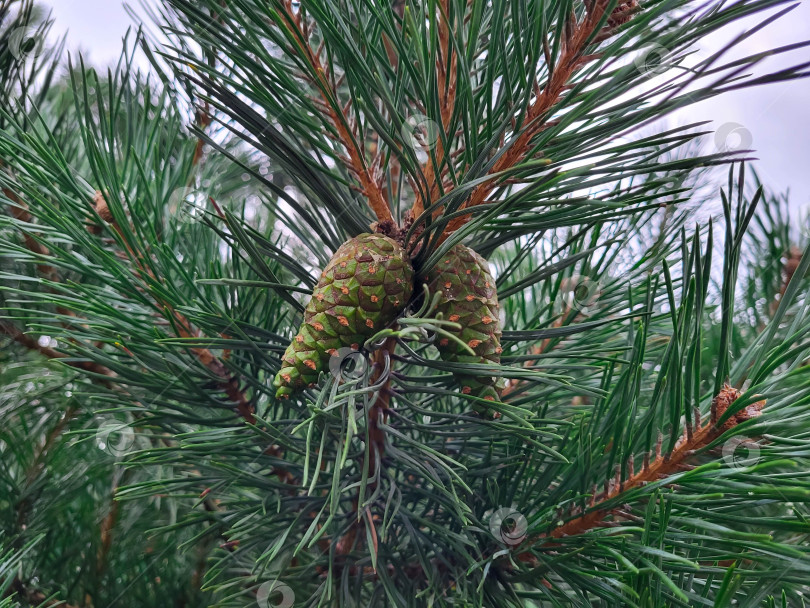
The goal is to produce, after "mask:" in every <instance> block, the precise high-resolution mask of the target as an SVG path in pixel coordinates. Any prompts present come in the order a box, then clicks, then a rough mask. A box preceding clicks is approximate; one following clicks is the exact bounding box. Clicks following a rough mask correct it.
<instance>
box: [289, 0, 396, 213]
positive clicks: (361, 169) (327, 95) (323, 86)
mask: <svg viewBox="0 0 810 608" xmlns="http://www.w3.org/2000/svg"><path fill="white" fill-rule="evenodd" d="M284 17H285V21H286V22H287V25H288V26H289V27H290V29H291V30H292V31H293V33H294V34H295V37H296V39H297V41H298V46H299V50H300V51H301V57H302V58H303V59H305V60H306V61H307V63H308V64H309V66H310V69H311V71H312V74H313V75H314V77H315V81H316V85H317V87H318V90H319V91H320V94H321V98H322V99H323V101H324V103H325V107H324V110H325V111H326V113H327V114H328V116H329V119H330V121H331V122H332V124H333V125H334V127H335V129H336V130H337V134H338V139H339V140H340V143H341V144H342V145H343V147H345V148H346V152H347V153H348V155H349V157H348V161H349V167H350V168H351V170H352V171H353V172H354V174H355V175H356V176H357V179H358V181H359V182H360V186H361V188H362V192H363V194H364V195H365V196H366V197H367V198H368V203H369V206H370V207H371V210H372V211H373V212H374V215H376V216H377V221H379V222H384V221H391V222H393V221H394V217H393V215H391V208H390V206H389V204H388V202H387V201H386V200H385V199H384V198H383V195H382V189H381V188H380V185H379V184H378V183H377V182H376V181H375V180H374V179H373V177H372V176H371V172H370V171H369V168H368V165H367V164H366V159H365V157H364V155H363V151H362V150H361V148H360V146H359V145H358V143H357V140H356V139H355V138H354V136H353V135H352V133H351V129H350V127H349V123H348V121H347V120H346V115H345V113H344V110H343V108H342V107H341V106H340V103H339V102H338V98H337V90H336V87H334V86H333V85H332V84H331V83H330V81H329V77H328V75H327V71H326V70H325V69H324V67H323V64H321V60H320V58H319V56H318V53H317V52H315V51H313V49H312V47H311V46H310V44H309V41H308V36H307V34H306V33H305V31H304V29H305V28H303V26H302V24H301V16H300V13H299V14H295V13H294V11H293V8H292V0H284Z"/></svg>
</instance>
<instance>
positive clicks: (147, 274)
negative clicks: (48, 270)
mask: <svg viewBox="0 0 810 608" xmlns="http://www.w3.org/2000/svg"><path fill="white" fill-rule="evenodd" d="M95 200H96V211H97V212H98V214H99V216H100V217H101V218H102V219H103V220H104V221H105V222H107V223H108V225H109V226H110V228H111V229H112V230H114V231H115V232H116V233H117V234H118V236H119V238H120V240H121V242H122V243H123V244H124V247H125V248H126V250H127V253H128V254H129V257H130V259H131V260H132V262H133V263H134V264H135V268H136V272H137V273H138V274H139V275H140V277H141V279H142V280H143V281H144V283H145V284H147V285H148V284H150V283H151V282H153V281H157V278H156V277H155V274H154V273H153V272H152V270H151V269H150V268H149V267H148V266H147V265H146V263H145V261H144V259H143V256H142V255H141V254H140V252H137V251H136V250H135V249H134V248H133V247H132V246H131V245H130V244H129V241H128V240H127V238H126V235H125V233H124V231H123V230H122V229H121V227H120V226H119V225H118V223H117V222H116V220H115V218H114V217H113V215H112V213H110V210H109V208H108V206H107V203H106V202H105V201H104V197H103V195H102V193H101V192H97V193H96V198H95ZM150 292H151V294H152V297H153V298H154V300H155V304H156V306H157V307H158V308H159V309H163V310H165V311H167V312H168V313H169V315H170V316H171V318H172V320H173V321H174V323H175V326H176V328H177V333H178V335H179V336H180V337H181V338H199V337H200V333H199V331H197V329H195V328H194V327H193V326H192V325H191V323H190V322H189V321H188V319H186V318H185V316H183V315H182V314H181V313H179V312H177V311H176V310H174V307H172V306H171V305H170V304H169V303H167V302H165V301H163V300H162V299H161V298H160V297H159V296H158V295H157V294H156V293H155V292H154V291H153V290H151V289H150ZM189 350H190V351H191V352H192V354H194V356H195V357H197V360H198V361H199V362H200V363H202V365H203V366H205V367H206V368H207V369H208V370H209V371H210V372H211V373H213V374H214V375H215V376H216V377H217V378H218V379H219V382H218V387H219V388H220V389H221V390H222V391H223V392H224V393H225V394H226V395H227V396H228V399H230V401H231V402H232V403H233V404H234V408H235V409H236V411H237V412H238V413H239V415H240V416H242V418H244V419H245V421H246V422H247V423H249V424H253V423H254V422H255V421H256V419H255V417H254V416H253V404H252V403H251V402H250V400H249V399H248V398H247V396H246V395H245V393H244V392H243V391H242V390H241V389H240V387H239V380H238V379H237V378H236V376H234V375H233V374H231V373H230V372H229V371H228V368H227V366H226V365H225V364H224V363H223V362H222V361H221V360H220V359H218V358H217V357H216V356H214V354H213V353H212V352H211V351H210V350H209V349H207V348H201V347H192V348H190V349H189Z"/></svg>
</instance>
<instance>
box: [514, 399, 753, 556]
mask: <svg viewBox="0 0 810 608" xmlns="http://www.w3.org/2000/svg"><path fill="white" fill-rule="evenodd" d="M739 396H740V391H738V390H737V389H735V388H733V387H731V386H729V385H728V384H726V385H725V386H724V387H723V389H722V390H721V391H720V393H719V394H718V395H717V396H716V397H715V398H714V399H713V400H712V407H711V412H710V416H709V419H708V420H707V421H706V422H705V423H704V424H703V425H702V426H700V425H696V426H697V428H696V429H693V433H692V436H691V438H688V437H687V436H686V435H685V434H684V436H682V437H681V438H680V439H679V440H678V443H677V444H676V445H675V448H674V449H673V450H672V451H671V452H670V453H668V454H663V455H662V454H661V453H660V449H661V445H660V440H659V444H658V446H657V448H656V452H657V454H656V457H655V459H654V460H652V461H650V460H649V458H645V459H644V461H643V462H644V464H643V467H642V469H641V470H640V471H638V472H637V473H634V474H631V475H630V476H629V478H628V479H626V480H624V481H621V480H619V482H618V483H611V484H607V486H608V487H607V489H606V490H605V491H603V492H602V493H601V494H599V495H597V496H595V497H594V498H593V499H592V504H591V505H590V508H589V509H588V510H587V511H586V512H584V513H582V514H581V515H579V516H577V517H574V518H572V519H569V520H568V521H566V522H565V523H564V524H563V525H561V526H558V527H556V528H554V529H553V530H551V531H549V532H548V533H547V534H545V535H543V536H542V537H539V538H538V539H536V540H543V539H546V542H545V543H543V546H556V543H553V542H551V541H549V540H547V539H560V538H563V537H567V536H576V535H579V534H583V533H584V532H587V531H588V530H592V529H593V528H596V527H599V526H602V525H606V523H605V520H606V519H607V518H608V517H609V516H611V515H616V514H617V513H618V511H619V509H620V508H621V507H620V506H617V507H603V506H601V505H604V504H605V503H606V502H608V501H615V502H619V503H620V502H621V500H620V497H621V495H622V494H626V493H627V492H629V491H630V490H633V489H636V488H638V487H640V486H643V485H646V484H648V483H651V482H654V481H658V480H660V479H663V478H666V477H668V476H670V475H673V474H675V473H677V472H679V471H682V470H685V469H688V468H690V467H691V463H690V462H689V460H690V459H691V458H692V457H693V456H694V455H695V454H696V453H697V452H699V451H700V450H702V449H703V448H705V447H707V446H708V445H710V444H711V443H712V442H713V441H714V440H715V439H717V438H718V437H720V436H721V435H722V434H723V433H725V432H726V431H727V430H729V429H731V428H733V427H734V426H736V425H738V424H740V423H742V422H745V421H746V420H750V419H752V418H756V417H757V416H759V415H760V414H761V413H762V409H763V408H764V407H765V401H764V400H763V401H758V402H756V403H754V404H752V405H749V406H748V407H747V408H745V409H744V410H741V411H740V412H737V413H736V414H734V415H733V416H731V417H730V418H729V419H728V420H726V421H725V422H724V423H723V424H722V425H719V424H718V423H719V420H720V418H722V417H723V415H724V414H725V412H726V411H727V410H728V408H729V407H730V406H731V404H732V403H734V401H735V400H736V399H737V398H738V397H739ZM518 558H519V559H520V560H521V561H524V562H532V563H533V562H534V561H535V557H534V555H533V554H532V553H531V552H525V553H521V554H519V555H518Z"/></svg>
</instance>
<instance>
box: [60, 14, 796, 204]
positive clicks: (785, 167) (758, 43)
mask: <svg viewBox="0 0 810 608" xmlns="http://www.w3.org/2000/svg"><path fill="white" fill-rule="evenodd" d="M45 2H46V4H50V6H51V7H52V10H53V17H54V19H55V21H56V23H55V26H54V29H53V31H54V32H55V33H64V32H65V31H67V45H68V49H70V50H71V51H76V50H81V51H82V52H83V53H84V55H85V57H89V58H90V60H91V62H92V63H93V64H95V65H97V66H103V65H106V64H109V63H113V62H114V61H115V60H117V58H118V55H119V52H120V48H121V38H122V37H123V35H124V33H125V32H126V29H127V28H128V27H129V26H130V25H132V23H133V21H132V19H131V18H130V16H129V15H128V14H127V12H126V11H125V10H124V6H123V3H122V2H120V1H119V0H50V2H48V0H45ZM757 21H758V19H756V18H752V19H749V20H748V21H746V22H738V23H737V24H735V25H734V28H735V30H734V31H729V32H727V33H725V34H723V35H720V34H713V35H712V36H711V37H710V39H709V40H708V41H706V42H705V47H704V48H703V49H701V55H704V54H707V53H708V54H710V53H712V52H714V51H715V50H717V49H719V48H721V46H722V45H723V44H724V43H725V42H726V41H727V40H729V39H730V38H731V37H733V36H734V35H736V34H738V33H740V32H742V31H744V30H746V29H748V28H751V27H752V26H754V25H756V23H757ZM809 31H810V0H805V2H804V3H800V4H798V6H797V7H796V8H795V9H794V10H793V11H792V12H791V13H789V14H788V15H786V16H784V17H782V18H781V19H780V20H778V21H777V22H775V23H773V24H771V25H770V26H768V27H767V28H765V29H764V30H762V31H760V32H757V33H756V34H755V35H754V36H752V37H751V38H749V39H748V40H746V41H744V42H743V43H742V44H741V45H740V46H739V47H738V48H737V49H736V50H735V54H734V55H732V56H731V57H735V56H740V55H741V54H742V53H745V54H752V53H757V52H761V51H763V50H766V49H772V48H776V47H779V46H783V45H787V44H790V43H794V42H800V41H802V40H804V39H806V38H807V37H808V32H809ZM808 61H810V49H800V50H798V51H794V52H793V53H791V54H789V55H787V56H784V57H777V58H770V59H769V60H767V61H766V62H764V64H763V66H761V67H762V68H763V69H771V70H772V69H775V68H778V67H787V66H789V65H795V64H798V63H803V62H808ZM808 114H810V79H806V80H799V81H793V82H788V83H784V84H778V85H767V86H764V87H759V88H757V89H746V90H742V91H733V92H731V93H728V94H725V95H723V96H721V97H718V98H715V99H712V100H707V101H704V102H701V103H699V104H697V105H694V106H691V107H689V108H687V109H686V110H681V111H679V112H677V113H675V114H672V115H670V116H669V117H668V119H667V120H668V122H669V124H670V125H679V124H687V123H691V122H695V121H699V120H712V121H713V122H712V124H711V126H710V127H709V128H711V129H713V130H715V136H714V137H713V138H710V139H709V140H708V142H707V145H709V146H711V145H712V140H714V141H716V142H722V141H726V142H727V145H730V146H734V145H739V144H740V142H745V143H746V144H747V143H749V142H750V146H749V147H751V148H753V149H754V150H755V151H756V153H755V156H756V157H757V158H758V159H759V160H758V161H757V162H756V163H755V167H756V169H757V171H758V172H759V174H760V177H761V179H762V181H763V182H764V183H765V184H766V186H767V187H769V188H770V189H771V190H773V191H777V192H782V191H785V190H787V189H790V201H791V206H792V207H793V208H795V209H800V210H802V211H807V210H810V166H808V165H809V164H810V120H808ZM802 215H803V213H802Z"/></svg>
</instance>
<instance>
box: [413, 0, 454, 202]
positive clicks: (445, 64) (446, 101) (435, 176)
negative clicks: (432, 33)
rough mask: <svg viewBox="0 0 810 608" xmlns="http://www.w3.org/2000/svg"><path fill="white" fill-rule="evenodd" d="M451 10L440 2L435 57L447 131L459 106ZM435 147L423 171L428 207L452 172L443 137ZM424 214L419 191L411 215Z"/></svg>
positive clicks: (443, 120)
mask: <svg viewBox="0 0 810 608" xmlns="http://www.w3.org/2000/svg"><path fill="white" fill-rule="evenodd" d="M450 7H451V3H450V0H440V2H439V5H438V10H439V13H440V17H439V27H438V39H439V52H438V54H437V56H436V82H437V83H438V94H439V109H440V118H441V123H442V124H441V127H442V129H443V130H444V131H447V129H449V128H450V121H451V120H452V118H453V110H454V109H455V106H456V80H457V75H458V69H457V63H458V61H457V56H456V50H455V47H454V45H453V44H452V43H451V34H452V29H451V28H452V24H451V21H450V19H451V17H450ZM435 146H436V150H435V153H434V154H429V155H428V159H427V162H426V163H425V167H424V168H423V174H424V176H425V182H426V184H427V187H428V192H427V201H428V203H430V202H432V201H434V200H436V199H437V198H438V197H439V192H440V186H441V183H442V180H443V178H444V174H445V173H446V171H447V170H448V169H449V166H447V167H445V168H444V170H442V165H443V164H444V162H445V156H446V154H445V149H444V144H443V142H442V138H441V137H437V138H436V142H435ZM434 157H435V159H436V162H435V163H434V162H433V159H434ZM424 211H425V200H424V199H423V198H422V195H421V194H420V191H419V190H417V191H416V200H415V201H414V204H413V210H412V212H411V215H412V217H414V218H418V217H419V216H420V215H422V213H423V212H424Z"/></svg>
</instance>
